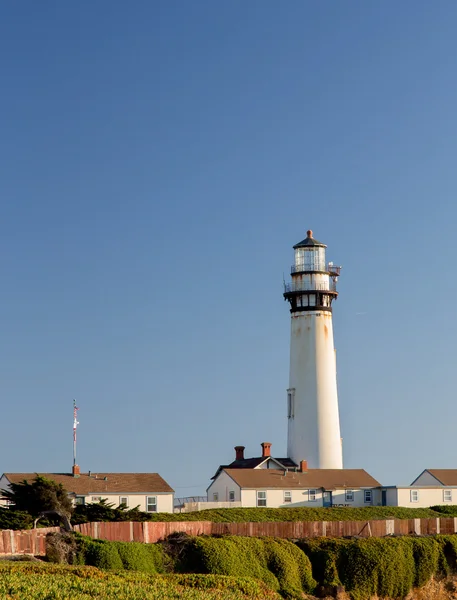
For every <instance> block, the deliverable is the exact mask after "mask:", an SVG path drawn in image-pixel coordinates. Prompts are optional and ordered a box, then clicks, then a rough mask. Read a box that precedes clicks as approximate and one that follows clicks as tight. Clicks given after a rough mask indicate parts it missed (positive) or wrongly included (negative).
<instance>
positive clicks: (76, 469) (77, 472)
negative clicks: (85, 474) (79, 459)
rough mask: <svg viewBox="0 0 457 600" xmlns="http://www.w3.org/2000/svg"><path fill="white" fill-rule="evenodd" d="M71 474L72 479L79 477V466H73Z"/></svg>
mask: <svg viewBox="0 0 457 600" xmlns="http://www.w3.org/2000/svg"><path fill="white" fill-rule="evenodd" d="M71 472H72V473H73V477H79V476H80V475H81V469H80V468H79V465H73V468H72V470H71Z"/></svg>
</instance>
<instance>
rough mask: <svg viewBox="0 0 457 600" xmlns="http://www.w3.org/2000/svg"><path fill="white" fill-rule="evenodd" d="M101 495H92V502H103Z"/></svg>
mask: <svg viewBox="0 0 457 600" xmlns="http://www.w3.org/2000/svg"><path fill="white" fill-rule="evenodd" d="M101 499H102V497H101V496H92V502H101Z"/></svg>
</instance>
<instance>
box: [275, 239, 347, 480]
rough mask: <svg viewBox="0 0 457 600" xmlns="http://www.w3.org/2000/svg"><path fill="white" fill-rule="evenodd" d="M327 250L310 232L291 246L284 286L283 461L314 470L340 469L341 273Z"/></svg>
mask: <svg viewBox="0 0 457 600" xmlns="http://www.w3.org/2000/svg"><path fill="white" fill-rule="evenodd" d="M326 248H327V246H326V245H325V244H322V243H321V242H318V241H317V240H316V239H315V238H314V237H313V232H312V231H311V230H309V231H308V232H307V237H306V238H305V239H304V240H302V241H301V242H299V243H298V244H296V245H295V246H294V251H295V262H294V264H293V265H292V269H291V282H290V283H287V284H284V299H285V300H287V301H288V302H289V304H290V313H291V332H290V372H289V389H288V390H287V416H288V436H287V452H288V454H287V456H288V457H289V458H291V459H292V460H293V461H294V462H295V463H296V464H299V463H300V461H301V460H307V461H308V465H309V467H310V468H314V469H342V468H343V452H342V447H341V434H340V419H339V414H338V393H337V385H336V356H335V348H334V345H333V323H332V303H333V301H334V300H336V298H337V296H338V292H337V291H336V283H337V280H338V276H339V274H340V269H341V268H340V267H336V266H334V265H333V263H331V262H330V263H328V264H327V263H326V258H325V249H326Z"/></svg>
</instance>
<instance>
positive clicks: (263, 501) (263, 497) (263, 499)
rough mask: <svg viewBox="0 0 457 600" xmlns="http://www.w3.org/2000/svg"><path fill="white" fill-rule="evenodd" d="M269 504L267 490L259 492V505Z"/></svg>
mask: <svg viewBox="0 0 457 600" xmlns="http://www.w3.org/2000/svg"><path fill="white" fill-rule="evenodd" d="M266 505H267V493H266V492H257V506H266Z"/></svg>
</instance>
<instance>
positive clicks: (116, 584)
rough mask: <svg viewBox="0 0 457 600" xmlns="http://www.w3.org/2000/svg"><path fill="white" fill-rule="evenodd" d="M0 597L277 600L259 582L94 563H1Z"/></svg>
mask: <svg viewBox="0 0 457 600" xmlns="http://www.w3.org/2000/svg"><path fill="white" fill-rule="evenodd" d="M0 598H5V599H7V600H51V599H52V600H67V599H68V598H72V600H94V599H95V600H97V599H98V600H102V599H103V600H163V599H164V598H170V599H178V598H179V599H182V600H244V599H246V600H247V599H252V600H264V599H265V600H278V599H280V596H278V595H277V594H276V592H273V591H272V590H270V589H268V588H267V587H266V586H265V585H264V584H263V583H261V582H258V581H255V580H254V579H249V578H246V577H224V576H221V575H195V574H191V575H147V574H145V573H133V572H128V571H124V572H120V573H108V572H103V571H100V570H98V569H96V568H94V567H70V566H64V565H52V564H46V563H26V562H4V563H0Z"/></svg>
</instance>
